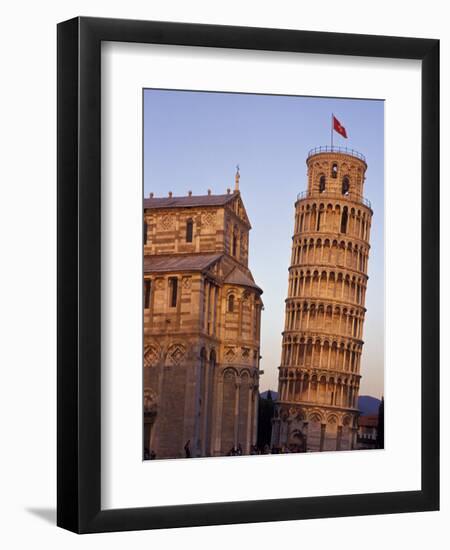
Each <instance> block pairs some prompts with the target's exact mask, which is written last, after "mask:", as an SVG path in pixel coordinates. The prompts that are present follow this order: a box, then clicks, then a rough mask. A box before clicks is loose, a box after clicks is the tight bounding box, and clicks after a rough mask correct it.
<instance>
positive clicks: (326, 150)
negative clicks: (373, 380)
mask: <svg viewBox="0 0 450 550" xmlns="http://www.w3.org/2000/svg"><path fill="white" fill-rule="evenodd" d="M306 163H307V167H308V187H307V191H305V192H303V193H301V194H300V195H299V196H298V197H297V201H296V203H295V227H294V236H293V238H292V257H291V265H290V267H289V286H288V296H287V299H286V316H285V327H284V332H283V339H282V354H281V365H280V367H279V386H278V392H279V393H278V402H277V405H276V411H275V417H274V420H273V429H272V444H273V445H275V446H277V447H286V448H290V449H292V450H297V451H334V450H349V449H354V448H355V445H356V431H357V422H358V409H357V406H358V403H357V401H358V390H359V383H360V378H361V375H360V365H361V354H362V350H363V325H364V315H365V312H366V309H365V307H364V303H365V295H366V288H367V279H368V277H367V261H368V257H369V248H370V246H369V240H370V226H371V219H372V209H371V206H370V203H369V201H368V200H366V199H365V198H364V197H363V187H364V178H365V172H366V169H367V164H366V160H365V158H364V156H363V155H361V154H360V153H358V152H356V151H354V150H349V149H344V148H339V147H332V148H331V147H318V148H315V149H313V150H311V151H310V152H309V154H308V157H307V161H306Z"/></svg>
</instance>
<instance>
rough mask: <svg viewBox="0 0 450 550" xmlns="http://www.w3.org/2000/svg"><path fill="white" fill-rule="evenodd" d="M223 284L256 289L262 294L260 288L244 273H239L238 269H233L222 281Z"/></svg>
mask: <svg viewBox="0 0 450 550" xmlns="http://www.w3.org/2000/svg"><path fill="white" fill-rule="evenodd" d="M224 282H225V283H228V284H230V285H239V286H248V287H250V288H256V289H257V290H258V291H259V292H261V293H262V290H261V288H259V286H258V285H257V284H256V283H255V281H254V280H253V279H252V278H251V277H250V276H249V275H247V274H246V273H244V272H243V271H241V270H240V269H239V268H238V267H235V268H234V269H233V270H232V271H231V272H230V273H229V274H228V275H227V276H226V277H225V280H224Z"/></svg>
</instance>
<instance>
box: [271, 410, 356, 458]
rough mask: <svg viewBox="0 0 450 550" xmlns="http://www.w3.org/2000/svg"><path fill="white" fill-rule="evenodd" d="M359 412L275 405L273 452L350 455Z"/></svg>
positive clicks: (353, 445)
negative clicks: (326, 452) (348, 452)
mask: <svg viewBox="0 0 450 550" xmlns="http://www.w3.org/2000/svg"><path fill="white" fill-rule="evenodd" d="M357 419H358V412H357V411H355V410H351V411H349V410H348V409H339V408H337V407H330V408H325V407H320V408H319V407H317V406H314V405H312V406H308V405H301V406H299V405H290V404H287V403H282V402H278V403H277V404H276V406H275V415H274V419H273V426H272V442H271V443H272V448H274V449H277V450H278V451H279V452H317V451H350V450H353V449H355V448H356V434H357Z"/></svg>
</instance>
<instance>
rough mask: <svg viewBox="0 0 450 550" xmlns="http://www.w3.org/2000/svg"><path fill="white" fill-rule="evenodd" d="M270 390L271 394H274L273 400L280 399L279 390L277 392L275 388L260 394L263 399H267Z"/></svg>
mask: <svg viewBox="0 0 450 550" xmlns="http://www.w3.org/2000/svg"><path fill="white" fill-rule="evenodd" d="M269 392H270V394H271V396H272V401H275V400H276V399H278V392H276V391H275V390H267V391H263V392H262V393H261V394H260V395H261V397H262V399H267V394H268V393H269Z"/></svg>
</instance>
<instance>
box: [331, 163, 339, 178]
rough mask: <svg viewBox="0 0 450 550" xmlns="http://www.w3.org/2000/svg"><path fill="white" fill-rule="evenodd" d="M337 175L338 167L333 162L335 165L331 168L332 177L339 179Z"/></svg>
mask: <svg viewBox="0 0 450 550" xmlns="http://www.w3.org/2000/svg"><path fill="white" fill-rule="evenodd" d="M337 173H338V165H337V163H336V162H333V165H332V167H331V177H332V178H337Z"/></svg>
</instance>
